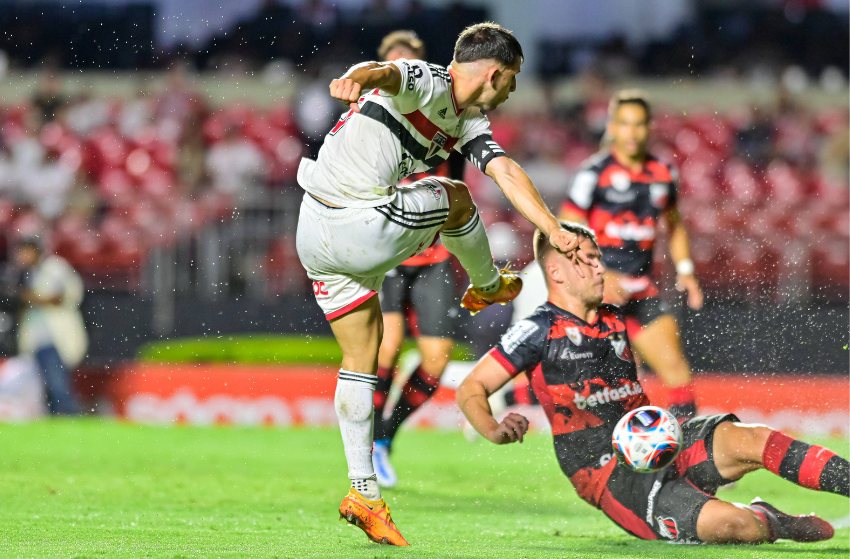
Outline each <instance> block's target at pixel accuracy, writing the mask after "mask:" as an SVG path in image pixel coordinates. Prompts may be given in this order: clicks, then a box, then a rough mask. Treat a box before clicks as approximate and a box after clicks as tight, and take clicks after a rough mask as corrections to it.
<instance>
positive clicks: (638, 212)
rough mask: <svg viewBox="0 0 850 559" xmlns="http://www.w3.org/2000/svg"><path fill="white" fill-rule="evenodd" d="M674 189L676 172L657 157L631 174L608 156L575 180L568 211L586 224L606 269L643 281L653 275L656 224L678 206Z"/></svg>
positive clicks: (587, 165)
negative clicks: (641, 278)
mask: <svg viewBox="0 0 850 559" xmlns="http://www.w3.org/2000/svg"><path fill="white" fill-rule="evenodd" d="M676 183H677V174H676V172H675V170H674V169H673V168H672V167H671V166H670V165H668V164H666V163H663V162H661V161H659V160H658V159H656V158H655V157H653V156H648V157H647V160H646V162H645V163H644V164H643V167H642V168H641V169H640V170H639V171H633V170H631V169H629V168H628V167H625V166H623V165H621V164H620V163H619V162H618V161H617V159H616V158H615V157H614V155H613V154H611V153H610V152H604V153H599V154H596V155H594V156H593V157H591V158H590V159H588V160H587V161H586V162H585V164H584V165H583V166H582V169H581V171H579V173H578V174H577V175H576V178H575V180H574V181H573V184H572V186H571V187H570V190H569V193H568V196H567V199H566V201H565V202H564V210H569V211H574V212H578V213H580V214H582V215H583V216H584V217H585V219H587V224H588V225H589V226H590V228H591V229H593V230H594V231H595V232H596V236H597V239H598V241H599V248H600V249H601V250H602V262H603V263H604V264H605V266H606V267H608V268H610V269H611V270H615V271H618V272H622V273H624V274H628V275H631V276H642V275H645V274H649V273H650V271H651V269H652V249H653V247H654V245H655V238H656V234H657V229H658V218H659V216H660V215H661V214H662V213H663V212H664V211H665V210H667V209H670V208H673V207H675V205H676V194H677V184H676Z"/></svg>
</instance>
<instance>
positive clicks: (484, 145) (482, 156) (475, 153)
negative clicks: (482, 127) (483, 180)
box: [460, 134, 505, 173]
mask: <svg viewBox="0 0 850 559" xmlns="http://www.w3.org/2000/svg"><path fill="white" fill-rule="evenodd" d="M460 152H461V153H462V154H463V156H464V157H466V158H467V159H468V160H469V161H470V162H471V163H472V164H473V165H475V166H476V167H478V169H479V170H481V172H482V173H483V172H484V169H486V168H487V164H488V163H490V161H492V160H493V159H495V158H497V157H500V156H502V155H505V150H503V149H502V148H501V146H499V144H498V143H497V142H496V141H494V140H493V136H490V135H489V134H482V135H481V136H478V137H477V138H473V139H471V140H469V141H468V142H466V143H465V144H463V147H462V148H460Z"/></svg>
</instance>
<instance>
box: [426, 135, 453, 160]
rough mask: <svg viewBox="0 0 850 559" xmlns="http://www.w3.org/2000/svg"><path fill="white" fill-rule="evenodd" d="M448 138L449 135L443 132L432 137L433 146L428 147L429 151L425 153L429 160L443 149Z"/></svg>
mask: <svg viewBox="0 0 850 559" xmlns="http://www.w3.org/2000/svg"><path fill="white" fill-rule="evenodd" d="M448 140H449V137H448V136H446V135H445V134H443V133H442V132H437V133H436V134H434V137H433V138H431V147H429V148H428V153H426V154H425V159H426V160H428V159H431V158H432V157H434V156H435V155H437V152H438V151H440V150H441V149H443V146H445V145H446V142H447V141H448Z"/></svg>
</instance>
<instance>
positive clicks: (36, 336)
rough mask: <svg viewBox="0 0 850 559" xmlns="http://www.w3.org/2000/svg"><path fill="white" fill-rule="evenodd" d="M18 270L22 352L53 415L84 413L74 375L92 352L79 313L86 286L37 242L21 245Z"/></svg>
mask: <svg viewBox="0 0 850 559" xmlns="http://www.w3.org/2000/svg"><path fill="white" fill-rule="evenodd" d="M15 264H16V266H17V269H18V274H19V275H18V278H19V279H18V284H19V288H20V290H19V296H20V300H21V303H22V306H23V310H22V311H21V315H20V322H19V326H18V347H19V351H20V352H21V353H22V354H27V355H32V356H33V357H34V358H35V360H36V362H37V364H38V367H39V372H40V373H41V375H42V381H43V382H44V387H45V392H46V397H47V407H48V409H49V410H50V413H52V414H61V415H67V414H76V413H79V412H80V405H79V403H78V401H77V398H76V396H75V395H74V393H73V390H72V388H71V375H72V373H73V371H74V369H75V368H76V367H77V365H79V364H80V362H81V361H82V359H83V357H84V356H85V354H86V349H87V348H88V335H87V334H86V329H85V326H84V324H83V317H82V314H81V312H80V304H81V303H82V300H83V294H84V291H83V283H82V280H81V279H80V276H79V275H77V273H76V272H75V271H74V269H73V268H72V267H71V266H70V265H69V264H68V263H67V262H66V261H65V260H64V259H62V258H60V257H58V256H55V255H49V256H48V255H45V253H44V248H43V247H42V245H41V241H40V240H39V239H37V238H27V239H24V240H22V241H21V242H19V243H18V245H17V247H16V249H15Z"/></svg>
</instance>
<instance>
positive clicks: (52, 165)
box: [19, 151, 76, 220]
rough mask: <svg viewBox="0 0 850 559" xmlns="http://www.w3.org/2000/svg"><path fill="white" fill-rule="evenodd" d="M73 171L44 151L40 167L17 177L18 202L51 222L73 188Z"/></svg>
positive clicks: (51, 152) (65, 202)
mask: <svg viewBox="0 0 850 559" xmlns="http://www.w3.org/2000/svg"><path fill="white" fill-rule="evenodd" d="M75 179H76V169H74V168H73V167H71V166H69V165H68V164H67V163H65V162H63V161H61V160H60V159H59V154H58V153H56V152H55V151H48V152H47V154H46V157H45V159H44V162H43V163H42V164H41V165H38V166H36V167H33V168H31V169H28V170H27V171H26V172H25V173H22V174H21V175H20V176H19V187H20V198H21V199H22V201H24V202H25V203H28V204H29V205H31V206H32V207H33V208H35V209H36V211H38V213H39V214H41V216H42V217H43V218H45V219H47V220H54V219H56V218H57V217H59V215H60V214H61V213H62V212H63V211H65V207H66V205H67V202H68V193H69V192H70V191H71V189H72V188H73V186H74V182H75Z"/></svg>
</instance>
